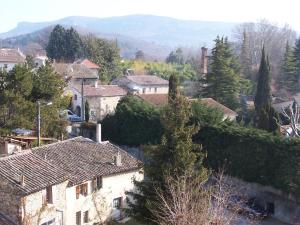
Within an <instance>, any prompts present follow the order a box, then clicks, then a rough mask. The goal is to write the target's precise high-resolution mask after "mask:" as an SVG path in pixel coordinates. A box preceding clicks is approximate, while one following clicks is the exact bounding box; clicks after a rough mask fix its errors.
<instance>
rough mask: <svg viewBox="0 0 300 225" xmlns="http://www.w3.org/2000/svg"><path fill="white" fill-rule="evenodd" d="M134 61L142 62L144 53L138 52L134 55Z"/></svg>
mask: <svg viewBox="0 0 300 225" xmlns="http://www.w3.org/2000/svg"><path fill="white" fill-rule="evenodd" d="M135 59H136V60H144V59H145V53H144V52H143V51H142V50H138V51H137V52H136V53H135Z"/></svg>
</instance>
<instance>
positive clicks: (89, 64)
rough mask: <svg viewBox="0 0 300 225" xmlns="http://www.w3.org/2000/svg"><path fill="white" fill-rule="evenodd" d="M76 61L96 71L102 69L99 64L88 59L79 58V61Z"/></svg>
mask: <svg viewBox="0 0 300 225" xmlns="http://www.w3.org/2000/svg"><path fill="white" fill-rule="evenodd" d="M76 63H77V64H79V65H83V66H85V67H86V68H88V69H90V70H93V71H96V72H97V73H98V71H99V69H100V67H99V66H98V65H97V64H95V63H93V62H91V61H90V60H88V59H83V60H78V61H76Z"/></svg>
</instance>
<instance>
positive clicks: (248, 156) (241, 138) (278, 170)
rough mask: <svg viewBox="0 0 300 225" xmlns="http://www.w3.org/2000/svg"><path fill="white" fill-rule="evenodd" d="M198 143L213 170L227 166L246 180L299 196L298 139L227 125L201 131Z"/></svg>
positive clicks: (235, 174) (227, 170)
mask: <svg viewBox="0 0 300 225" xmlns="http://www.w3.org/2000/svg"><path fill="white" fill-rule="evenodd" d="M195 140H196V142H197V143H201V144H203V148H204V149H205V150H206V151H207V160H206V164H207V166H209V167H210V168H212V169H214V170H218V169H219V168H224V167H225V170H226V173H227V174H229V175H232V176H234V177H238V178H241V179H243V180H245V181H249V182H257V183H260V184H262V185H270V186H273V187H275V188H278V189H281V190H283V191H285V192H290V193H294V194H297V195H299V194H300V178H299V176H298V173H299V147H300V142H299V140H297V139H286V138H281V137H279V136H274V135H272V134H269V133H268V132H265V131H262V130H257V129H254V128H245V127H240V126H228V125H226V124H223V125H221V126H214V127H204V128H202V129H201V130H200V132H199V133H198V135H197V136H196V138H195Z"/></svg>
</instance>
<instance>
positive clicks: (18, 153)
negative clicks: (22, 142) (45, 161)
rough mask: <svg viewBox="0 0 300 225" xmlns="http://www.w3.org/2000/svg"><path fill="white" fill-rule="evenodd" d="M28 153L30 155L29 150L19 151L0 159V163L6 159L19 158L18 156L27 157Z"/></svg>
mask: <svg viewBox="0 0 300 225" xmlns="http://www.w3.org/2000/svg"><path fill="white" fill-rule="evenodd" d="M30 153H32V151H31V149H26V150H21V151H18V152H15V153H13V154H11V155H7V156H4V157H0V161H5V160H7V159H11V158H16V157H19V156H22V155H28V154H30Z"/></svg>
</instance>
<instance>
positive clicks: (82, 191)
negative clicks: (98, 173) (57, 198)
mask: <svg viewBox="0 0 300 225" xmlns="http://www.w3.org/2000/svg"><path fill="white" fill-rule="evenodd" d="M80 195H83V196H87V195H88V184H81V185H78V186H76V199H79V196H80Z"/></svg>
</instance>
